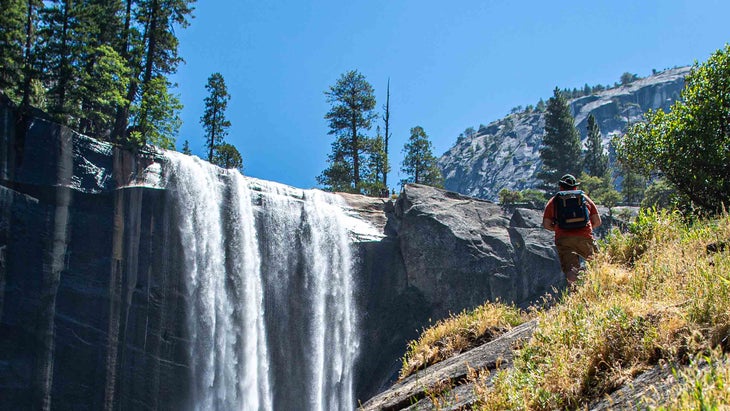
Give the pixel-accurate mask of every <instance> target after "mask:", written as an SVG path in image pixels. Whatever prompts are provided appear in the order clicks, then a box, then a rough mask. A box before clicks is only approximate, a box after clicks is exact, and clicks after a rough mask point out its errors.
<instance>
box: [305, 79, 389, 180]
mask: <svg viewBox="0 0 730 411" xmlns="http://www.w3.org/2000/svg"><path fill="white" fill-rule="evenodd" d="M325 96H327V102H328V103H330V104H331V105H332V106H331V107H330V111H328V112H327V114H326V115H325V117H324V118H325V119H326V120H327V121H328V122H329V128H330V131H329V134H331V135H334V136H335V141H334V142H333V143H332V153H331V154H330V155H329V157H328V163H329V166H328V168H327V169H325V170H324V171H323V172H322V174H320V175H319V176H318V177H317V182H318V183H319V184H321V185H323V186H325V188H326V189H328V190H332V191H348V192H360V190H361V187H362V185H361V184H360V181H361V180H362V179H363V176H364V175H365V173H366V171H367V167H366V166H363V164H365V163H366V162H367V158H366V156H367V154H368V138H367V136H366V135H364V134H363V131H365V130H370V127H371V125H372V121H373V120H374V119H375V118H376V117H377V115H376V114H375V113H374V112H373V109H374V108H375V94H374V91H373V87H372V86H371V85H370V83H368V81H367V80H366V79H365V76H363V75H362V74H360V73H359V72H358V71H357V70H351V71H348V72H347V73H344V74H342V75H341V76H340V78H339V79H338V80H337V82H336V83H335V85H333V86H331V87H330V89H329V90H328V91H326V92H325Z"/></svg>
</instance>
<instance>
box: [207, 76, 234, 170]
mask: <svg viewBox="0 0 730 411" xmlns="http://www.w3.org/2000/svg"><path fill="white" fill-rule="evenodd" d="M205 89H206V90H208V92H209V93H210V95H208V97H206V98H205V112H204V113H203V116H202V117H200V123H201V124H202V125H203V129H205V146H206V147H207V148H208V161H210V162H213V159H214V157H215V154H216V150H217V149H218V146H219V145H221V144H222V143H223V138H224V137H225V136H226V135H228V128H229V127H230V126H231V122H230V121H228V120H226V109H227V108H228V101H230V100H231V96H230V95H229V94H228V89H227V88H226V82H225V80H224V79H223V75H222V74H221V73H213V74H211V75H210V77H208V84H206V85H205Z"/></svg>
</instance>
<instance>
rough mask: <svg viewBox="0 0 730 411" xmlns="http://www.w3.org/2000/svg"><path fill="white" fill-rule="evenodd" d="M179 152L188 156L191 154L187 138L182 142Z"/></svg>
mask: <svg viewBox="0 0 730 411" xmlns="http://www.w3.org/2000/svg"><path fill="white" fill-rule="evenodd" d="M180 152H181V153H183V154H185V155H188V156H189V155H192V154H193V152H192V150H190V143H189V142H188V140H185V141H184V142H183V146H182V150H180Z"/></svg>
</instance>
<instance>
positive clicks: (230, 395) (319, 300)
mask: <svg viewBox="0 0 730 411" xmlns="http://www.w3.org/2000/svg"><path fill="white" fill-rule="evenodd" d="M167 158H168V160H169V162H170V167H166V168H165V169H166V172H165V175H164V176H163V178H164V183H163V184H164V185H165V186H166V188H167V190H166V191H167V192H168V193H169V194H168V195H170V196H171V200H172V201H170V202H169V203H168V204H171V206H172V207H173V209H172V210H171V212H172V213H174V215H175V216H174V218H173V221H179V222H180V223H179V229H180V235H179V241H180V242H181V244H180V245H179V246H180V247H181V248H182V249H183V250H184V251H183V253H184V263H183V266H184V271H185V283H186V286H185V292H186V293H187V296H186V299H185V300H186V301H187V304H188V307H187V317H188V321H187V327H188V331H189V338H190V344H189V356H190V357H189V358H190V370H191V376H190V378H191V381H192V383H191V389H192V392H191V393H190V399H191V401H192V404H191V407H190V408H191V409H195V410H234V409H243V410H274V409H276V410H347V409H352V408H353V407H354V401H355V400H354V394H353V365H354V362H355V359H356V356H357V351H358V332H357V330H358V325H357V320H356V316H355V314H354V312H353V311H354V291H355V290H354V283H355V282H354V280H353V277H352V273H353V257H352V251H351V241H350V239H349V236H348V231H347V228H346V224H347V219H348V216H347V215H345V213H344V211H343V205H344V204H343V203H342V201H343V200H342V199H341V198H339V197H338V196H335V195H332V194H328V193H324V192H321V191H318V190H299V189H294V188H292V187H288V186H284V185H281V184H276V183H271V182H266V181H262V180H256V179H252V178H247V177H244V176H242V175H241V174H239V173H238V172H236V171H233V170H227V171H226V170H222V169H220V168H218V167H214V166H211V165H210V164H208V163H206V162H204V161H201V160H199V159H198V158H196V157H189V156H185V155H181V154H179V153H174V152H169V153H167Z"/></svg>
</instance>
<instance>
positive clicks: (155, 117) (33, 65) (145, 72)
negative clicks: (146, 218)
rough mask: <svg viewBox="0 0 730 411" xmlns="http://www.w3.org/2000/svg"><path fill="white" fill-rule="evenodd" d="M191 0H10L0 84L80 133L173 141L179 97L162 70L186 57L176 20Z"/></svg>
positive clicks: (180, 22)
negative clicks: (182, 54) (181, 54)
mask: <svg viewBox="0 0 730 411" xmlns="http://www.w3.org/2000/svg"><path fill="white" fill-rule="evenodd" d="M192 3H193V0H172V1H166V2H160V1H157V0H140V1H128V2H121V1H118V0H114V1H92V2H88V1H87V2H71V1H65V0H50V1H44V2H41V1H38V0H23V1H21V0H6V1H4V2H3V4H2V16H0V28H2V30H0V88H1V89H3V91H4V92H5V93H6V94H8V95H9V96H10V97H11V99H13V100H15V101H17V100H18V99H22V102H21V107H22V110H27V109H28V106H30V105H34V106H36V107H39V108H41V109H44V110H46V111H47V112H48V113H49V114H50V115H51V116H52V117H53V118H54V119H55V120H56V121H58V122H60V123H62V124H65V125H67V126H69V127H71V128H72V129H74V130H76V131H78V132H81V133H84V134H88V135H91V136H95V137H97V138H110V137H109V136H110V135H111V139H117V140H118V141H120V142H123V143H124V142H125V140H126V142H127V143H131V144H132V145H141V144H145V143H146V142H150V143H155V144H161V145H162V146H163V147H166V148H170V147H171V145H172V144H174V137H173V136H174V134H175V132H176V130H177V128H178V127H179V117H178V116H177V114H176V110H179V107H180V103H179V101H178V100H177V98H176V97H175V96H172V95H171V94H170V93H169V92H168V89H169V88H170V87H171V85H170V83H169V81H168V79H167V77H166V76H167V75H169V74H172V73H174V72H175V71H176V68H177V64H178V63H179V62H180V61H181V59H180V58H179V57H178V55H177V47H178V40H177V37H176V36H175V33H174V29H176V28H180V27H186V26H187V18H188V17H189V15H190V14H191V13H192V7H191V6H190V5H191V4H192ZM127 7H129V9H127ZM155 105H160V106H159V107H156V106H155ZM130 123H132V124H133V126H132V127H127V126H128V124H130Z"/></svg>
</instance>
